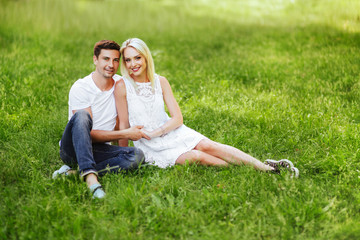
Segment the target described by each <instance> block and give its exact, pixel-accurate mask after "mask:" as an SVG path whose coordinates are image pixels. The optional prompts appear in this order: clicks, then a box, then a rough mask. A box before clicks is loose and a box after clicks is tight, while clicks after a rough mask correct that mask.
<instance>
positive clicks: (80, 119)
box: [72, 110, 92, 127]
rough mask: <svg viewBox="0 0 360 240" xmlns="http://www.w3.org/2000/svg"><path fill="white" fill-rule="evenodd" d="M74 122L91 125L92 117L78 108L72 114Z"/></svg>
mask: <svg viewBox="0 0 360 240" xmlns="http://www.w3.org/2000/svg"><path fill="white" fill-rule="evenodd" d="M72 119H73V121H74V123H75V124H80V125H85V126H90V127H92V119H91V116H90V113H89V112H88V111H85V110H79V111H77V112H75V114H74V115H73V116H72Z"/></svg>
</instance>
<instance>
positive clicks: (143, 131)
mask: <svg viewBox="0 0 360 240" xmlns="http://www.w3.org/2000/svg"><path fill="white" fill-rule="evenodd" d="M140 131H141V132H142V133H143V134H144V135H146V136H147V137H148V138H146V137H144V138H146V139H147V140H150V139H152V138H154V137H156V136H155V134H154V131H151V132H149V131H147V130H145V129H141V130H140Z"/></svg>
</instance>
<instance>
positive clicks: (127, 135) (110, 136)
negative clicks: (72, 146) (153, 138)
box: [72, 107, 147, 142]
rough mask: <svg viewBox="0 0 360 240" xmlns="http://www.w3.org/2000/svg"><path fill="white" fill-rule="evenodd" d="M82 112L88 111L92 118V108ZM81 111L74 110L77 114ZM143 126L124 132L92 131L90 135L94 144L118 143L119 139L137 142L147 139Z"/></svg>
mask: <svg viewBox="0 0 360 240" xmlns="http://www.w3.org/2000/svg"><path fill="white" fill-rule="evenodd" d="M81 110H85V111H87V112H88V113H89V114H90V116H91V118H92V117H93V116H92V112H91V107H88V108H84V109H81ZM77 111H79V110H73V111H72V112H73V113H74V114H75V113H76V112H77ZM142 128H143V127H142V126H134V127H131V128H128V129H124V130H114V131H105V130H91V132H90V135H91V139H92V141H93V142H111V141H117V140H119V139H131V140H133V141H137V140H139V139H140V138H142V137H147V136H146V135H145V134H144V133H142V132H141V131H140V129H142Z"/></svg>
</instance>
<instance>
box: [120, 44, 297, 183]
mask: <svg viewBox="0 0 360 240" xmlns="http://www.w3.org/2000/svg"><path fill="white" fill-rule="evenodd" d="M120 52H121V56H122V61H121V74H122V75H123V78H122V79H121V80H120V81H118V83H117V85H116V88H115V92H114V94H115V99H116V108H117V111H118V117H119V123H120V125H119V126H120V129H126V128H129V127H131V126H135V125H143V126H144V128H143V131H144V133H145V134H146V135H147V136H149V137H150V138H151V139H150V140H147V139H144V138H142V139H140V140H138V141H135V142H134V145H135V147H137V148H140V149H141V150H143V152H144V153H145V161H146V162H148V163H150V164H153V165H156V166H158V167H161V168H166V167H169V166H173V165H174V164H184V163H186V162H188V163H190V164H191V163H199V164H202V165H206V166H228V165H229V164H238V165H240V164H246V165H251V166H253V167H254V168H256V169H259V170H261V171H277V172H278V171H279V167H286V168H288V169H290V170H291V171H292V172H293V174H294V175H295V176H296V177H297V176H298V170H297V168H295V167H294V166H293V164H292V163H291V162H290V161H289V160H286V159H284V160H280V161H274V160H267V161H265V164H264V163H262V162H260V161H259V160H257V159H255V158H254V157H252V156H250V155H248V154H246V153H244V152H242V151H240V150H239V149H236V148H234V147H231V146H228V145H224V144H221V143H217V142H214V141H212V140H210V139H208V138H207V137H205V136H203V135H202V134H200V133H198V132H196V131H194V130H192V129H190V128H188V127H186V126H185V125H183V116H182V114H181V111H180V108H179V105H178V103H177V102H176V100H175V98H174V95H173V93H172V90H171V87H170V84H169V82H168V81H167V79H166V78H165V77H162V76H159V75H157V74H155V69H154V62H153V59H152V56H151V53H150V50H149V48H148V47H147V45H146V44H145V43H144V42H143V41H142V40H140V39H138V38H131V39H128V40H126V41H125V42H124V43H123V44H122V46H121V49H120ZM164 102H165V104H166V106H167V108H168V110H169V113H170V115H171V118H170V117H169V116H168V115H167V113H166V112H165V108H164ZM119 145H121V146H128V141H127V140H120V141H119Z"/></svg>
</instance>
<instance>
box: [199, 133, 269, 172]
mask: <svg viewBox="0 0 360 240" xmlns="http://www.w3.org/2000/svg"><path fill="white" fill-rule="evenodd" d="M195 149H196V150H199V151H202V152H204V153H207V154H208V155H211V156H214V157H216V158H219V159H222V160H223V161H226V162H228V163H232V164H238V165H239V164H245V165H251V166H253V167H254V168H256V169H258V170H261V171H271V170H274V168H272V167H270V166H269V165H265V164H264V163H262V162H260V161H259V160H257V159H256V158H254V157H252V156H250V155H249V154H246V153H244V152H242V151H240V150H239V149H237V148H234V147H231V146H229V145H225V144H221V143H217V142H214V141H211V140H210V139H204V140H201V141H200V142H199V143H198V145H196V147H195Z"/></svg>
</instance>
